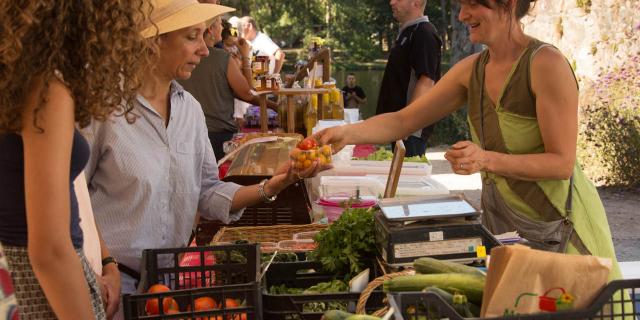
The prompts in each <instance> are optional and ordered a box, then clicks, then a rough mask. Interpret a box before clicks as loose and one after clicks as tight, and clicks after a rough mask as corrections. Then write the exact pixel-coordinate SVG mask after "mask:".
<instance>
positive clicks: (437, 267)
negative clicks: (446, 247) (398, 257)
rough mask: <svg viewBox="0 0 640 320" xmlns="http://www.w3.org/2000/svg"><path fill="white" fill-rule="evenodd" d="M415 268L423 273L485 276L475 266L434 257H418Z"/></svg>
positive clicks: (414, 263) (414, 262)
mask: <svg viewBox="0 0 640 320" xmlns="http://www.w3.org/2000/svg"><path fill="white" fill-rule="evenodd" d="M413 268H414V269H416V272H417V273H421V274H434V273H463V274H472V275H478V276H484V273H482V271H480V270H478V269H476V268H474V267H469V266H465V265H464V264H460V263H455V262H450V261H445V260H438V259H433V258H426V257H425V258H418V259H416V260H415V261H413Z"/></svg>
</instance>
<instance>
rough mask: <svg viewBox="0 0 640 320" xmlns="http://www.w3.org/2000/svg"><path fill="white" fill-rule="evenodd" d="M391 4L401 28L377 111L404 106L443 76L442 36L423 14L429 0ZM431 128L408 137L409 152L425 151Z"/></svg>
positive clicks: (409, 154)
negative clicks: (441, 61) (441, 74)
mask: <svg viewBox="0 0 640 320" xmlns="http://www.w3.org/2000/svg"><path fill="white" fill-rule="evenodd" d="M390 4H391V9H392V11H393V17H394V18H395V19H396V20H397V21H398V22H399V23H400V32H399V35H398V37H397V38H396V40H395V42H394V44H393V47H392V48H391V52H390V54H389V59H388V61H387V66H386V68H385V70H384V76H383V78H382V85H381V87H380V95H379V97H378V107H377V110H376V114H381V113H386V112H394V111H398V110H400V109H402V108H404V107H405V106H407V105H408V104H409V103H411V102H412V101H413V100H415V99H416V98H418V97H420V96H421V95H424V94H425V93H426V92H427V91H428V90H430V89H431V88H432V87H433V85H434V84H435V83H436V82H437V81H438V80H440V60H441V47H442V40H440V37H439V36H438V32H437V31H436V28H435V27H434V26H433V24H431V23H430V22H429V18H428V17H427V16H424V15H423V13H424V9H425V7H426V5H427V1H426V0H391V2H390ZM432 132H433V126H430V127H426V128H424V129H422V130H421V131H418V132H415V133H413V134H412V135H411V136H409V137H407V139H406V140H404V144H405V147H406V148H407V153H406V155H407V156H415V155H423V154H424V153H425V151H426V148H427V143H426V140H427V139H428V138H429V136H430V135H431V133H432Z"/></svg>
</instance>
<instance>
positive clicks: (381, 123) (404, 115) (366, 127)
mask: <svg viewBox="0 0 640 320" xmlns="http://www.w3.org/2000/svg"><path fill="white" fill-rule="evenodd" d="M476 57H477V56H476V55H474V56H471V57H468V58H466V59H465V60H463V61H461V62H460V63H458V64H457V65H455V66H454V67H453V68H452V69H451V70H450V71H449V72H448V73H447V74H445V76H444V77H443V78H442V79H441V80H440V81H438V83H437V84H436V85H435V86H434V87H433V88H431V89H430V90H429V91H428V92H427V93H426V94H424V95H421V96H419V97H417V98H416V100H414V101H413V102H412V103H411V104H409V105H408V106H407V107H405V108H403V109H401V110H400V111H397V112H390V113H383V114H380V115H377V116H375V117H372V118H369V119H367V120H365V121H363V122H360V123H356V124H351V125H346V126H341V127H334V128H329V129H326V130H323V131H320V132H318V133H317V134H316V138H317V139H318V140H319V141H320V142H321V143H323V144H325V143H330V144H332V145H333V147H334V148H333V149H334V151H338V150H340V149H342V148H343V147H344V146H345V145H347V144H363V143H375V144H383V143H388V142H391V141H395V140H399V139H402V138H404V137H407V136H408V135H410V134H411V133H412V132H415V131H417V130H418V129H421V128H424V127H425V126H428V125H430V124H432V123H434V122H436V121H438V120H440V119H442V118H444V117H445V116H446V115H448V114H450V113H452V112H453V111H455V110H457V109H458V108H459V107H460V106H462V105H463V104H464V103H465V101H466V99H467V85H468V82H469V77H470V74H471V67H472V64H473V61H474V60H475V58H476Z"/></svg>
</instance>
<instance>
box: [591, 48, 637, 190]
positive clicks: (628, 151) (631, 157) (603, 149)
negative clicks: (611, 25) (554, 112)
mask: <svg viewBox="0 0 640 320" xmlns="http://www.w3.org/2000/svg"><path fill="white" fill-rule="evenodd" d="M581 102H582V103H581V107H582V108H581V110H580V111H581V112H580V113H581V114H580V137H579V141H578V156H579V158H580V161H581V162H582V164H583V166H584V169H585V172H586V173H587V175H589V176H590V177H591V178H592V179H593V180H594V181H595V182H596V183H598V184H606V185H618V186H637V185H640V53H637V54H635V55H632V56H631V57H629V59H627V61H626V62H625V63H624V64H623V65H622V66H620V67H617V68H612V69H610V70H606V71H605V72H603V73H602V74H601V75H600V78H599V79H598V80H597V81H596V82H595V83H594V84H593V85H592V86H591V87H589V88H587V89H586V90H584V91H583V92H582V100H581Z"/></svg>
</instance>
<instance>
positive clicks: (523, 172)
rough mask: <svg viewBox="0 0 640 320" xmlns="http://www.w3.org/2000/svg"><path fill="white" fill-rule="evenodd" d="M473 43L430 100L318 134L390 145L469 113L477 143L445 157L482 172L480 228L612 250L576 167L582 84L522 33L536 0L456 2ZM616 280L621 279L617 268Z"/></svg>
mask: <svg viewBox="0 0 640 320" xmlns="http://www.w3.org/2000/svg"><path fill="white" fill-rule="evenodd" d="M459 2H460V4H461V9H460V14H459V16H458V18H459V19H460V21H462V22H463V23H465V24H467V26H468V27H469V32H470V40H471V41H472V42H473V43H482V44H484V45H486V46H487V49H486V50H484V51H483V52H481V53H479V54H475V55H472V56H470V57H468V58H466V59H464V60H462V61H460V62H459V63H458V64H456V65H455V66H454V67H453V68H452V69H451V70H450V71H449V72H448V73H447V74H446V75H445V76H444V77H443V78H442V80H440V81H439V82H438V83H437V84H436V85H435V87H434V88H433V89H432V90H430V91H429V92H428V93H427V94H425V95H424V96H422V97H420V98H419V99H418V100H416V101H415V102H413V103H412V104H410V105H409V106H408V107H406V108H404V109H402V110H400V111H398V112H394V113H387V114H382V115H379V116H376V117H373V118H370V119H368V120H367V121H364V122H361V123H357V124H353V125H347V126H342V127H336V128H330V129H327V130H325V131H322V132H319V133H318V134H317V135H318V138H319V139H320V141H321V142H323V143H331V144H333V145H334V150H340V149H341V148H342V147H343V146H344V145H346V144H360V143H379V144H382V143H388V142H389V141H394V140H398V139H402V138H404V137H406V136H408V135H410V134H411V132H414V131H415V130H417V129H419V128H423V127H425V126H427V125H430V124H432V123H434V122H436V121H437V120H439V119H441V118H443V117H445V116H446V115H448V114H450V113H452V112H454V111H456V110H457V109H458V108H460V107H461V106H463V105H465V104H466V105H468V106H469V118H468V120H469V124H470V127H471V134H472V139H473V141H460V142H458V143H456V144H454V145H453V146H452V148H451V149H450V150H449V151H447V152H446V154H445V157H446V159H447V160H448V161H449V162H450V164H451V168H452V169H453V171H454V172H455V173H457V174H464V175H469V174H473V173H476V172H481V173H482V179H483V189H482V208H483V215H482V221H483V224H484V225H485V226H487V228H488V229H489V230H490V231H491V232H493V233H494V234H500V233H503V232H506V231H513V230H517V231H518V233H519V234H520V236H521V237H523V238H525V239H527V240H528V241H529V243H530V244H531V245H532V246H533V247H534V248H538V249H542V250H549V251H556V252H567V253H576V254H592V255H595V256H600V257H606V258H611V259H613V260H614V262H615V253H614V249H613V243H612V241H611V232H610V230H609V225H608V223H607V218H606V215H605V212H604V208H603V206H602V203H601V201H600V198H599V196H598V192H597V191H596V189H595V188H594V186H593V184H592V183H591V182H590V181H589V180H588V179H587V178H586V177H585V175H584V174H583V172H582V170H581V169H580V166H579V165H578V163H577V161H576V140H577V135H578V85H577V82H576V79H575V77H574V74H573V72H572V70H571V67H570V66H569V63H568V62H567V59H566V58H565V57H564V56H563V55H562V53H560V51H558V49H556V48H554V47H553V46H551V45H548V44H546V43H543V42H541V41H539V40H537V39H535V38H532V37H531V36H528V35H526V34H525V33H524V32H523V30H522V26H521V23H520V19H521V18H522V17H523V16H524V15H525V14H527V13H528V12H529V10H530V9H531V7H532V5H533V3H535V1H530V0H474V1H464V0H459ZM614 266H615V267H614V270H613V272H612V273H611V278H619V277H620V272H619V269H618V266H617V264H614Z"/></svg>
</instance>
